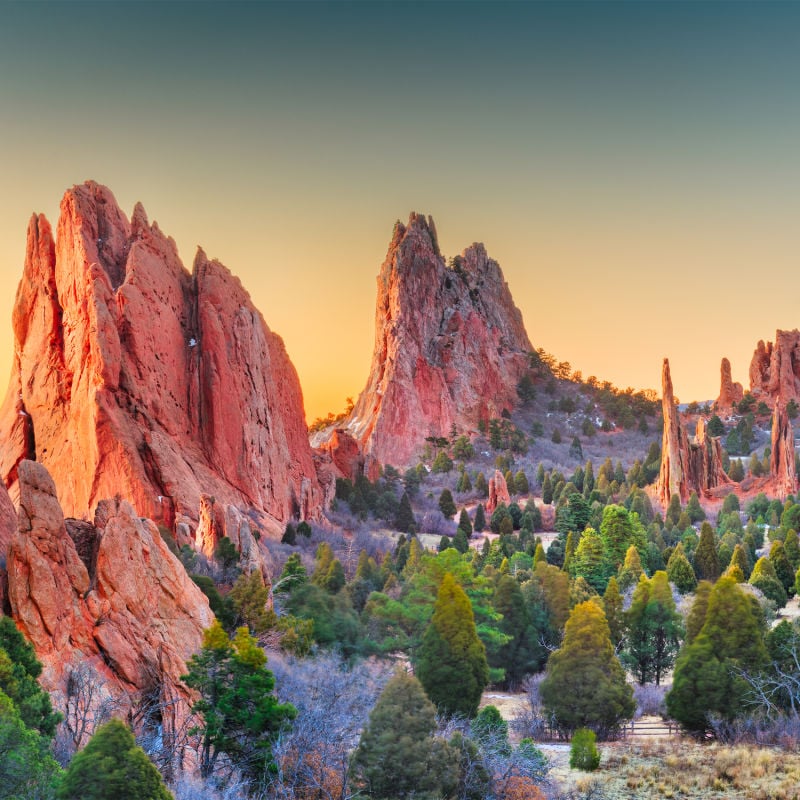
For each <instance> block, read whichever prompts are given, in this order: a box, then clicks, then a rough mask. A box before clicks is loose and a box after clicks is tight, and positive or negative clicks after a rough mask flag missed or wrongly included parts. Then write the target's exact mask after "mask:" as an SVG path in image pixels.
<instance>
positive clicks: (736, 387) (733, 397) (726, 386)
mask: <svg viewBox="0 0 800 800" xmlns="http://www.w3.org/2000/svg"><path fill="white" fill-rule="evenodd" d="M719 371H720V387H719V397H718V398H717V403H716V406H717V408H718V409H720V410H721V409H730V408H731V407H732V406H733V405H734V403H738V402H739V401H740V400H741V399H742V397H743V396H744V390H743V389H742V384H741V383H734V381H733V378H732V377H731V362H730V361H728V359H727V358H723V359H722V363H721V365H720V370H719Z"/></svg>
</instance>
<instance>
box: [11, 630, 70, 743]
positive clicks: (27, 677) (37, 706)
mask: <svg viewBox="0 0 800 800" xmlns="http://www.w3.org/2000/svg"><path fill="white" fill-rule="evenodd" d="M41 674H42V665H41V664H40V663H39V660H38V659H37V658H36V653H35V651H34V649H33V645H32V644H30V642H28V641H27V640H26V639H25V637H24V636H23V635H22V633H21V632H20V630H19V628H17V626H16V623H15V622H14V620H13V619H11V617H6V616H0V691H2V692H3V693H4V694H5V695H6V696H8V698H9V699H10V700H11V702H12V703H13V704H14V706H15V707H16V709H17V711H18V712H19V715H20V718H21V720H22V723H23V724H24V725H25V727H26V728H32V729H34V730H36V731H38V732H39V733H41V734H42V735H43V736H45V737H52V736H53V735H54V734H55V731H56V725H58V723H59V722H60V721H61V714H59V713H58V712H56V711H53V706H52V704H51V703H50V695H49V694H47V692H45V691H44V690H43V689H42V687H41V686H39V683H38V682H37V678H38V677H39V675H41Z"/></svg>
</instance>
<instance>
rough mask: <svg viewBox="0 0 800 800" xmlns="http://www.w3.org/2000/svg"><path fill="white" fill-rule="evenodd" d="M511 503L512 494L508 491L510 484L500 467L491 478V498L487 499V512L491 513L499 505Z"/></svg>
mask: <svg viewBox="0 0 800 800" xmlns="http://www.w3.org/2000/svg"><path fill="white" fill-rule="evenodd" d="M501 504H503V505H506V506H509V505H511V495H510V494H509V493H508V484H507V483H506V479H505V477H504V476H503V473H502V472H500V470H499V469H496V470H495V471H494V475H493V476H492V477H491V478H489V498H488V499H487V500H486V512H487V513H488V514H491V513H492V512H493V511H494V510H495V509H496V508H497V506H499V505H501Z"/></svg>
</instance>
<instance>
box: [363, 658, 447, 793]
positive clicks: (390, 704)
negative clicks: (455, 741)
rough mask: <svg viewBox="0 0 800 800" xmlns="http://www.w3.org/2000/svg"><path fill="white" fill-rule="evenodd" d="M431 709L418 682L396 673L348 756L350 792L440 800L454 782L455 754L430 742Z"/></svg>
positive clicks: (433, 727)
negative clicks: (350, 775)
mask: <svg viewBox="0 0 800 800" xmlns="http://www.w3.org/2000/svg"><path fill="white" fill-rule="evenodd" d="M435 730H436V709H435V708H434V706H433V704H432V703H431V701H430V700H429V699H428V698H427V697H426V696H425V692H424V691H423V689H422V686H420V682H419V681H418V680H417V679H416V678H414V677H412V676H411V675H408V674H407V673H405V672H401V671H398V672H396V673H395V675H394V677H393V678H391V680H390V681H389V682H388V683H387V684H386V686H385V688H384V690H383V692H381V695H380V697H379V698H378V702H377V703H376V704H375V707H374V708H373V709H372V711H371V712H370V715H369V722H368V723H367V726H366V727H365V728H364V731H363V733H362V734H361V740H360V741H359V743H358V748H357V749H356V751H355V753H354V754H353V760H352V774H353V777H352V783H353V788H354V789H356V790H358V791H360V792H361V793H363V794H364V795H365V796H366V797H369V798H371V800H412V798H413V800H439V798H442V797H450V796H452V794H453V792H454V791H455V789H456V787H457V785H458V780H459V769H458V767H459V753H458V751H457V750H455V749H454V748H451V747H450V746H449V745H448V744H447V743H445V742H444V741H442V740H441V739H436V738H435V737H434V732H435Z"/></svg>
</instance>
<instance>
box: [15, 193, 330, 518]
mask: <svg viewBox="0 0 800 800" xmlns="http://www.w3.org/2000/svg"><path fill="white" fill-rule="evenodd" d="M13 327H14V337H15V357H14V367H13V374H12V379H11V384H10V386H9V390H8V394H7V397H6V400H5V403H4V405H3V408H2V410H0V475H2V477H3V479H4V480H5V482H6V485H7V486H8V487H9V489H10V491H11V494H12V498H14V497H15V496H16V495H17V494H18V488H17V485H16V484H17V476H16V470H17V465H18V464H19V462H20V461H21V460H22V459H26V458H31V459H36V460H38V461H40V462H41V463H43V464H44V465H45V466H47V468H48V469H49V470H50V471H51V472H52V474H53V475H54V476H55V478H56V484H57V486H58V491H59V499H60V501H61V504H62V506H63V508H64V509H65V511H66V513H67V514H69V515H74V516H82V515H84V514H86V512H87V510H91V509H93V508H95V506H96V505H97V503H98V501H99V500H100V499H101V498H104V497H110V496H114V495H116V494H117V493H119V494H121V495H122V496H123V497H125V498H126V499H128V500H129V501H130V502H131V503H132V505H133V506H134V508H135V509H136V511H137V512H138V513H139V514H140V515H142V516H147V517H151V518H153V519H158V520H162V521H164V522H165V523H166V524H168V525H170V526H171V525H173V523H174V522H175V521H176V520H177V519H181V518H184V519H186V518H188V519H191V520H195V519H197V514H198V509H199V506H200V497H201V495H202V494H204V493H206V494H212V495H214V496H215V497H216V498H217V500H218V501H219V502H221V503H223V504H227V505H232V506H236V507H240V508H242V509H250V510H254V511H255V512H256V514H257V515H258V521H259V524H260V526H261V527H264V528H266V529H267V530H269V531H270V532H272V533H274V534H277V533H278V532H279V531H280V530H282V527H283V526H282V524H281V523H282V522H284V521H285V520H286V519H288V518H289V517H291V516H294V515H299V516H301V517H313V516H314V515H316V514H317V513H318V511H319V509H320V507H321V503H322V499H323V498H322V491H321V489H320V486H319V483H318V482H317V478H316V474H315V470H314V464H313V461H312V453H311V449H310V447H309V444H308V439H307V431H306V425H305V421H304V414H303V400H302V395H301V392H300V385H299V382H298V379H297V375H296V373H295V371H294V368H293V367H292V364H291V362H290V361H289V358H288V356H287V355H286V351H285V349H284V346H283V342H282V341H281V339H280V338H279V337H278V336H276V335H275V334H273V333H272V332H270V330H269V328H267V326H266V324H265V323H264V320H263V319H262V317H261V315H260V314H259V313H258V311H257V310H256V309H255V308H254V306H253V304H252V302H251V301H250V298H249V296H248V294H247V292H246V291H245V290H244V289H243V288H242V286H241V284H240V283H239V281H238V279H237V278H235V277H234V276H232V275H231V273H230V272H229V271H228V270H227V269H226V268H225V267H223V266H222V265H221V264H220V263H219V262H217V261H209V260H208V259H207V258H206V256H205V254H204V253H203V252H202V251H199V252H198V254H197V257H196V258H195V262H194V270H193V273H192V274H190V273H189V272H188V271H187V270H186V269H184V267H183V265H182V264H181V261H180V259H179V258H178V253H177V250H176V248H175V243H174V242H173V240H172V239H170V238H167V237H166V236H164V234H162V233H161V231H160V230H159V228H158V226H157V225H156V224H155V223H154V224H152V225H150V224H149V223H148V221H147V217H146V215H145V213H144V209H143V208H142V207H141V205H137V206H136V208H135V209H134V212H133V217H132V219H131V221H130V223H129V222H128V220H127V219H126V218H125V216H124V214H123V213H122V212H121V211H120V210H119V208H118V207H117V204H116V201H115V200H114V197H113V195H112V194H111V192H110V191H109V190H108V189H106V188H104V187H102V186H99V185H97V184H96V183H92V182H87V183H85V184H83V185H81V186H75V187H73V188H72V189H70V190H69V191H68V192H67V193H66V194H65V195H64V199H63V201H62V203H61V215H60V218H59V223H58V236H57V242H55V243H54V241H53V237H52V234H51V230H50V226H49V224H48V222H47V220H46V219H45V218H44V217H42V216H39V217H36V216H34V217H33V218H32V220H31V223H30V225H29V228H28V246H27V254H26V258H25V268H24V272H23V276H22V280H21V282H20V286H19V289H18V292H17V298H16V302H15V306H14V317H13Z"/></svg>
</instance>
